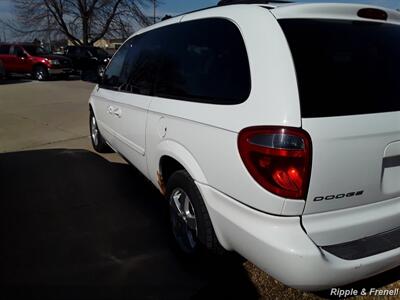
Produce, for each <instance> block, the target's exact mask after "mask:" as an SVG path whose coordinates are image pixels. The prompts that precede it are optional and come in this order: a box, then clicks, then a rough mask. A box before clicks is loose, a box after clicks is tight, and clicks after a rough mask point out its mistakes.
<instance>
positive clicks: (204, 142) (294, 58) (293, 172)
mask: <svg viewBox="0 0 400 300" xmlns="http://www.w3.org/2000/svg"><path fill="white" fill-rule="evenodd" d="M235 2H237V1H223V2H222V3H226V4H229V3H235ZM239 2H246V1H239ZM248 2H251V3H254V2H257V1H254V0H252V1H248ZM260 2H263V1H260ZM264 2H268V4H251V5H250V4H249V5H246V4H245V5H222V6H220V7H215V8H209V9H205V10H201V11H197V12H193V13H189V14H185V15H182V16H179V17H176V18H171V19H168V20H166V21H163V22H160V23H158V24H156V25H153V26H150V27H147V28H145V29H142V30H140V31H138V32H137V33H136V34H135V35H133V36H131V37H130V38H129V39H128V40H127V42H126V43H124V44H123V45H122V46H121V47H120V48H119V50H118V51H117V53H116V54H115V55H114V56H113V59H112V61H111V62H110V64H109V65H108V67H107V69H106V71H105V74H104V76H103V79H102V81H101V82H100V84H99V85H98V86H96V87H95V89H94V90H93V92H92V94H91V96H90V100H89V118H90V130H91V137H92V143H93V147H94V149H96V150H97V151H99V152H102V151H106V150H107V149H109V148H108V147H109V146H111V148H112V149H114V150H115V151H116V152H118V153H120V154H121V155H122V156H123V157H124V158H125V159H127V160H128V161H129V162H131V163H132V164H133V165H134V166H136V168H137V169H139V170H140V171H141V172H142V173H143V174H144V175H145V176H146V177H147V178H148V179H149V180H151V182H152V183H153V184H154V185H155V186H156V187H157V188H158V189H159V190H160V192H161V193H163V194H164V195H165V197H166V201H168V203H169V207H170V218H171V225H172V226H171V228H172V232H173V233H174V236H175V239H176V241H177V244H178V245H179V246H180V248H181V249H182V251H184V252H186V253H189V254H195V253H196V252H197V253H198V252H199V251H200V250H201V249H204V248H207V249H209V250H211V251H214V252H217V253H220V252H222V249H225V250H231V251H236V252H238V253H240V254H241V255H242V256H244V257H245V258H247V259H249V260H250V261H252V262H253V263H255V264H256V265H257V266H259V267H260V268H262V269H263V270H264V271H266V272H267V273H269V274H271V275H272V276H273V277H275V278H276V279H278V280H280V281H281V282H283V283H285V284H286V285H289V286H292V287H296V288H300V289H304V290H320V289H327V288H330V287H333V286H342V285H345V284H348V283H351V282H354V281H357V280H360V279H363V278H366V277H369V276H372V275H375V274H378V273H381V272H384V271H386V270H389V269H391V268H395V267H397V266H399V265H400V101H399V94H400V93H399V86H400V76H399V70H400V60H399V53H400V13H399V12H396V11H394V10H391V9H384V8H379V7H375V6H369V5H360V4H327V3H319V4H318V3H313V4H284V5H280V4H276V5H274V3H272V2H273V1H272V2H271V1H264ZM270 2H271V3H272V4H270ZM210 29H211V30H210Z"/></svg>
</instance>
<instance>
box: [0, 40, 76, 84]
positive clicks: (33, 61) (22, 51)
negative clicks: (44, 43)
mask: <svg viewBox="0 0 400 300" xmlns="http://www.w3.org/2000/svg"><path fill="white" fill-rule="evenodd" d="M0 61H1V62H2V64H3V67H4V72H5V74H6V75H12V74H31V75H32V77H33V79H36V80H40V81H41V80H47V79H49V78H50V77H52V76H63V77H64V78H65V77H68V76H69V75H70V74H71V73H72V65H71V60H70V59H69V58H67V57H65V56H60V55H52V54H50V52H48V51H46V50H45V49H44V48H42V47H40V46H36V45H33V44H0Z"/></svg>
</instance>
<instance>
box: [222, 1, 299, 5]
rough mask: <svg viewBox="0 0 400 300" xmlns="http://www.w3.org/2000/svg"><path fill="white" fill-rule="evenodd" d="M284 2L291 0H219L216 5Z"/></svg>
mask: <svg viewBox="0 0 400 300" xmlns="http://www.w3.org/2000/svg"><path fill="white" fill-rule="evenodd" d="M274 3H277V4H285V3H293V1H286V0H275V1H267V0H221V1H219V2H218V4H217V6H224V5H232V4H274Z"/></svg>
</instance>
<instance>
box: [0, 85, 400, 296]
mask: <svg viewBox="0 0 400 300" xmlns="http://www.w3.org/2000/svg"><path fill="white" fill-rule="evenodd" d="M93 86H94V85H93V84H91V83H86V82H82V81H79V80H69V81H49V82H36V81H30V80H28V79H15V80H9V81H6V82H2V83H0V108H1V109H0V186H1V197H0V198H1V216H0V218H1V223H2V227H1V241H0V243H1V244H2V255H1V258H0V260H1V264H0V266H1V273H2V274H1V276H2V279H3V284H4V285H5V286H6V288H7V291H8V292H11V293H12V295H14V296H15V298H16V297H18V296H20V297H21V296H25V298H26V299H28V298H29V299H33V298H35V299H36V298H40V299H46V298H49V299H188V298H196V299H204V298H211V297H212V298H215V297H219V298H224V299H225V298H226V299H229V298H245V299H257V298H264V299H272V298H273V299H281V298H283V299H300V298H301V299H317V298H325V297H328V298H329V292H322V293H303V292H301V291H297V290H295V289H291V288H286V287H284V286H283V285H281V284H280V283H278V282H277V281H276V280H274V279H273V278H271V277H269V276H267V275H266V274H265V273H264V272H262V271H260V270H259V269H257V268H256V267H255V266H254V265H252V264H251V263H249V262H246V261H244V260H243V259H241V258H240V257H237V256H234V255H233V256H232V257H227V258H224V259H222V258H212V257H209V258H207V259H203V260H198V261H197V262H189V261H188V259H187V258H186V257H184V256H182V255H181V254H179V252H178V251H177V250H176V249H175V246H174V243H173V241H172V238H171V237H170V235H169V230H168V226H169V225H168V217H167V213H166V212H167V208H166V206H165V201H163V199H162V197H161V196H160V195H159V193H158V191H157V190H156V189H155V188H154V187H153V186H152V185H151V184H150V183H149V182H147V181H146V179H145V178H144V177H143V176H142V175H141V174H140V173H139V172H138V171H137V170H135V169H134V168H133V167H132V166H130V165H128V164H126V163H125V162H124V161H123V160H122V159H121V158H120V157H119V156H118V155H116V154H105V155H102V156H100V155H99V154H96V153H94V152H92V148H91V145H90V140H89V137H88V136H89V132H88V104H87V101H88V98H89V94H90V92H91V90H92V89H93ZM316 271H318V270H316ZM399 277H400V269H399V268H397V269H395V270H392V271H389V272H386V273H384V274H381V275H379V276H376V277H373V278H370V279H368V280H364V281H362V282H358V283H356V284H354V285H352V286H351V287H350V288H352V287H354V288H358V289H362V288H366V289H368V288H371V287H375V288H383V287H385V288H400V282H399V281H398V278H399ZM22 287H23V288H22ZM27 296H29V297H27ZM10 297H11V296H10ZM11 298H13V297H11ZM367 298H368V299H375V298H374V297H365V298H363V299H367ZM377 299H378V298H377ZM379 299H385V298H384V297H380V298H379ZM387 299H394V298H390V297H388V298H387Z"/></svg>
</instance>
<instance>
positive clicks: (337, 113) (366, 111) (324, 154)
mask: <svg viewBox="0 0 400 300" xmlns="http://www.w3.org/2000/svg"><path fill="white" fill-rule="evenodd" d="M279 22H280V24H281V26H282V28H283V30H284V32H285V34H286V37H287V39H288V42H289V45H290V48H291V50H292V54H293V59H294V63H295V67H296V72H297V79H298V85H299V92H300V102H301V103H300V104H301V114H302V127H303V128H304V129H305V130H306V131H308V132H309V134H310V136H311V138H312V145H313V161H312V173H311V174H312V175H311V180H310V186H309V191H308V197H307V201H306V206H305V210H304V214H306V215H308V214H315V213H321V212H328V211H335V210H340V209H345V208H351V207H359V206H364V205H368V204H372V203H378V202H382V201H385V200H389V199H395V198H397V197H400V76H399V70H400V59H399V54H400V26H399V25H396V24H390V23H386V22H374V21H353V20H330V19H285V20H280V21H279ZM305 227H306V230H307V222H305Z"/></svg>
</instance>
